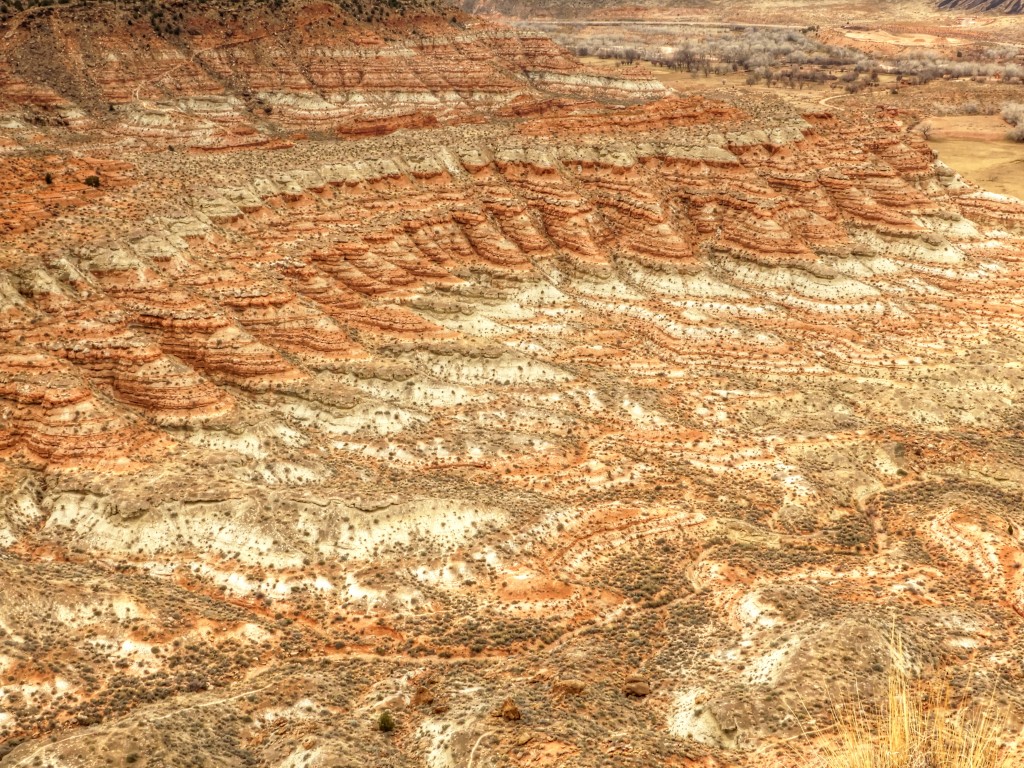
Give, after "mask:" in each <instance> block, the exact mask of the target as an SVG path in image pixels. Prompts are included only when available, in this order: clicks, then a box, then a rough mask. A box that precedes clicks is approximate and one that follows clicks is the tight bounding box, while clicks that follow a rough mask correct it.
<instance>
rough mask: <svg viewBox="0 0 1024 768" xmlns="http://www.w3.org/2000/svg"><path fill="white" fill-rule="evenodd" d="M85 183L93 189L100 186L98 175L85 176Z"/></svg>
mask: <svg viewBox="0 0 1024 768" xmlns="http://www.w3.org/2000/svg"><path fill="white" fill-rule="evenodd" d="M85 183H86V184H87V185H88V186H90V187H92V188H93V189H99V188H100V177H99V176H86V177H85Z"/></svg>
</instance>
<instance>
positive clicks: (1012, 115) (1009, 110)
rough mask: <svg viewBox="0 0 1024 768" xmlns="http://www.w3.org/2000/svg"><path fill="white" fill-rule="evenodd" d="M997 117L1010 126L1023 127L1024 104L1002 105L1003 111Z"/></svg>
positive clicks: (1011, 103)
mask: <svg viewBox="0 0 1024 768" xmlns="http://www.w3.org/2000/svg"><path fill="white" fill-rule="evenodd" d="M999 116H1000V117H1001V118H1003V120H1005V121H1006V122H1008V123H1009V124H1010V125H1014V126H1019V125H1024V104H1021V103H1020V102H1010V103H1009V104H1004V105H1003V110H1002V112H1000V113H999Z"/></svg>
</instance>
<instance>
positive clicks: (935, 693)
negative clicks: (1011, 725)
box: [821, 637, 1010, 768]
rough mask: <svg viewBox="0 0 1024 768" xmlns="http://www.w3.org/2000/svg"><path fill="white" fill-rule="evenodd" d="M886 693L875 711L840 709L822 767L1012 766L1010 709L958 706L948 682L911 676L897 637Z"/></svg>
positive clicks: (854, 706) (856, 704) (852, 706)
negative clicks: (1005, 738)
mask: <svg viewBox="0 0 1024 768" xmlns="http://www.w3.org/2000/svg"><path fill="white" fill-rule="evenodd" d="M892 651H893V654H892V655H893V660H892V665H891V669H890V673H889V681H888V688H887V691H886V697H885V700H884V702H883V703H882V704H881V706H880V707H878V708H876V709H874V710H872V709H871V708H870V707H868V708H865V707H864V706H862V705H861V704H860V703H859V702H853V703H849V704H847V705H838V706H836V707H835V714H836V722H837V735H836V737H835V738H833V739H831V740H830V743H829V744H828V745H827V746H826V747H825V748H824V751H823V754H822V759H821V767H822V768H1009V766H1010V760H1009V755H1008V754H1007V749H1006V747H1005V746H1004V742H1003V734H1004V732H1005V729H1006V726H1007V713H1006V711H1005V709H1003V710H1000V709H997V708H995V707H994V706H987V707H986V706H968V707H963V708H959V709H957V708H955V707H954V706H953V705H952V703H951V697H950V688H949V684H948V682H946V681H937V682H934V683H931V684H924V685H922V684H921V683H919V682H917V681H915V680H912V679H911V677H910V675H909V673H908V671H907V667H908V665H907V663H906V661H907V660H906V655H905V653H904V650H903V644H902V642H901V641H900V640H899V638H898V637H897V638H896V640H895V641H894V643H893V646H892Z"/></svg>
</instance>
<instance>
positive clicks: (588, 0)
mask: <svg viewBox="0 0 1024 768" xmlns="http://www.w3.org/2000/svg"><path fill="white" fill-rule="evenodd" d="M461 3H462V8H463V10H465V11H468V12H470V13H500V14H503V15H506V16H514V17H520V18H558V19H577V18H595V17H598V18H629V17H637V16H646V15H648V14H654V15H658V14H663V13H665V12H667V11H668V12H670V11H686V10H691V9H696V10H715V11H720V12H722V13H723V14H724V15H723V16H722V18H725V19H729V18H737V17H738V16H739V15H741V14H743V13H747V12H751V11H753V12H756V13H758V14H765V13H769V14H771V13H772V12H773V11H775V12H778V13H781V14H784V15H786V16H794V17H799V16H800V15H801V14H802V13H803V12H804V11H805V10H806V11H807V12H812V14H813V15H815V16H817V15H819V14H821V13H822V12H824V13H834V14H835V16H836V17H837V18H838V17H841V16H843V15H844V14H846V13H854V14H856V15H858V16H861V15H863V14H864V13H865V6H864V5H863V4H857V3H856V2H849V3H844V2H842V1H841V0H839V1H836V0H832V1H830V2H826V3H807V8H806V9H801V8H799V7H798V6H797V5H796V4H785V5H783V4H778V5H777V6H775V7H772V6H771V4H768V5H767V6H758V7H757V8H756V9H751V8H749V7H748V6H746V5H745V4H743V3H728V2H722V0H461ZM886 5H887V4H885V3H881V4H879V6H881V7H880V8H879V10H881V8H884V7H885V6H886ZM928 6H932V7H937V8H938V9H940V10H946V11H958V12H966V11H969V12H971V13H1005V14H1018V13H1024V0H938V2H937V3H936V2H935V0H924V2H922V3H921V8H922V9H927V7H928Z"/></svg>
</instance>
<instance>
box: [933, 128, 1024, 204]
mask: <svg viewBox="0 0 1024 768" xmlns="http://www.w3.org/2000/svg"><path fill="white" fill-rule="evenodd" d="M928 122H930V123H931V124H932V133H931V141H930V142H929V143H930V144H931V146H932V148H933V149H934V150H935V151H936V152H938V153H939V157H940V158H941V160H942V161H943V162H944V163H946V164H947V165H948V166H950V167H951V168H953V169H954V170H956V171H957V172H958V173H960V174H961V175H963V176H964V177H965V178H967V179H968V180H970V181H972V182H974V183H975V184H977V185H979V186H980V187H983V188H984V189H987V190H989V191H990V192H998V193H999V194H1003V195H1013V196H1014V197H1018V198H1021V199H1024V144H1018V143H1014V142H1012V141H1007V140H1006V138H1005V136H1006V131H1007V126H1006V123H1004V122H1003V121H1002V120H1001V119H1000V118H999V117H998V116H996V115H958V116H950V117H933V118H930V119H929V121H928Z"/></svg>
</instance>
